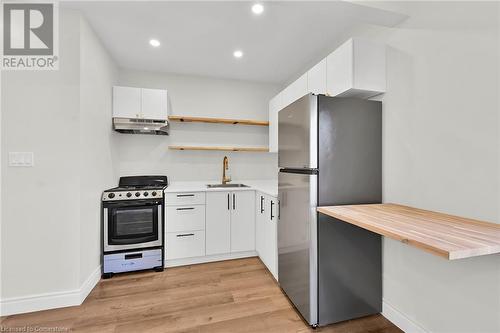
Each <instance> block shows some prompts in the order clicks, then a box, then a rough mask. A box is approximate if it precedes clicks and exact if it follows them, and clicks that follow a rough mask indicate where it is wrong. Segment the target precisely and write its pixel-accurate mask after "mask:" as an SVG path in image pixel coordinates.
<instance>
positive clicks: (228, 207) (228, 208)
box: [227, 193, 231, 210]
mask: <svg viewBox="0 0 500 333" xmlns="http://www.w3.org/2000/svg"><path fill="white" fill-rule="evenodd" d="M230 209H231V208H230V206H229V193H228V194H227V210H230Z"/></svg>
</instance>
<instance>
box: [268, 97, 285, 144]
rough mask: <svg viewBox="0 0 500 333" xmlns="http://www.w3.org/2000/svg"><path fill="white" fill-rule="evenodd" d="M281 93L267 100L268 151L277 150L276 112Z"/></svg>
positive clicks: (279, 103)
mask: <svg viewBox="0 0 500 333" xmlns="http://www.w3.org/2000/svg"><path fill="white" fill-rule="evenodd" d="M281 97H282V96H281V93H279V94H278V95H276V96H274V97H273V98H272V99H271V100H270V101H269V152H271V153H277V152H278V112H279V110H280V105H281Z"/></svg>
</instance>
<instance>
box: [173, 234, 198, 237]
mask: <svg viewBox="0 0 500 333" xmlns="http://www.w3.org/2000/svg"><path fill="white" fill-rule="evenodd" d="M189 236H194V234H179V235H177V237H189Z"/></svg>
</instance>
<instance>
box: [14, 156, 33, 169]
mask: <svg viewBox="0 0 500 333" xmlns="http://www.w3.org/2000/svg"><path fill="white" fill-rule="evenodd" d="M33 164H34V154H33V152H9V166H12V167H32V166H33Z"/></svg>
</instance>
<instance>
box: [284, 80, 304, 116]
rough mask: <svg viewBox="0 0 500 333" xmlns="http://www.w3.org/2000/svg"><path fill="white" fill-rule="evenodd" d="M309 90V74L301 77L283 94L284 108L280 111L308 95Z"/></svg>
mask: <svg viewBox="0 0 500 333" xmlns="http://www.w3.org/2000/svg"><path fill="white" fill-rule="evenodd" d="M308 92H309V91H308V89H307V73H305V74H304V75H302V76H301V77H299V78H298V79H297V80H295V81H294V82H292V83H291V84H290V85H289V86H288V87H286V88H285V89H284V90H283V91H282V92H281V95H282V100H281V102H282V107H281V108H280V110H281V109H282V108H284V107H286V106H287V105H290V104H292V103H293V102H295V101H296V100H298V99H299V98H301V97H302V96H304V95H307V93H308Z"/></svg>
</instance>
